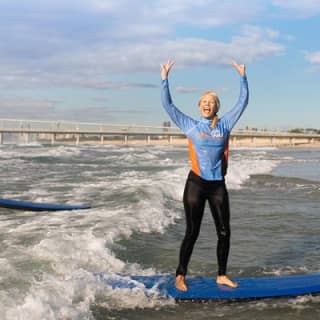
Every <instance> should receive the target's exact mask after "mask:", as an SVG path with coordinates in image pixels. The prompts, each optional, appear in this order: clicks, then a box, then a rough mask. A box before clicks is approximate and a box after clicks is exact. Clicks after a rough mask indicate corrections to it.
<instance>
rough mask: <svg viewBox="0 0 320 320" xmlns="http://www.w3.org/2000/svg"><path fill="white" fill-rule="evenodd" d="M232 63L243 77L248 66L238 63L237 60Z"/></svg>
mask: <svg viewBox="0 0 320 320" xmlns="http://www.w3.org/2000/svg"><path fill="white" fill-rule="evenodd" d="M231 65H232V66H233V67H234V68H235V69H236V70H237V71H238V73H239V74H240V75H241V76H242V77H243V76H244V75H245V74H246V66H245V65H244V64H240V65H239V64H238V63H237V62H236V61H235V60H232V62H231Z"/></svg>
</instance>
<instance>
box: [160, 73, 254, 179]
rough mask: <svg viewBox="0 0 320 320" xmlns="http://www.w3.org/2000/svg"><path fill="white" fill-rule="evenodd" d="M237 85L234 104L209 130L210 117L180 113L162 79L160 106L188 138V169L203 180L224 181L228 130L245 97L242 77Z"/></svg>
mask: <svg viewBox="0 0 320 320" xmlns="http://www.w3.org/2000/svg"><path fill="white" fill-rule="evenodd" d="M240 85H241V86H240V96H239V99H238V101H237V103H236V104H235V106H234V107H233V108H232V109H231V110H230V111H228V112H227V113H225V114H224V115H223V116H222V117H221V118H220V119H219V121H218V123H217V125H216V127H215V128H214V129H212V128H211V127H210V125H211V122H212V120H211V119H206V118H203V117H201V119H200V120H195V119H192V118H191V117H189V116H187V115H185V114H184V113H183V112H181V111H180V110H179V109H178V108H177V107H176V106H175V105H174V104H173V102H172V99H171V95H170V91H169V83H168V79H166V80H162V91H161V99H162V105H163V107H164V109H165V110H166V111H167V113H168V114H169V116H170V118H171V120H172V121H173V122H174V123H175V124H176V125H177V126H178V127H179V128H180V129H181V130H182V131H183V133H184V134H185V135H186V137H187V138H188V141H189V153H190V160H191V169H192V171H193V172H194V173H195V174H196V175H198V176H200V177H201V178H203V179H205V180H208V181H213V180H219V181H221V180H224V176H225V174H226V167H227V158H228V141H229V136H230V132H231V130H232V128H233V127H234V126H235V124H236V123H237V121H238V120H239V118H240V116H241V115H242V113H243V111H244V110H245V108H246V106H247V105H248V100H249V90H248V82H247V78H246V76H244V77H241V78H240Z"/></svg>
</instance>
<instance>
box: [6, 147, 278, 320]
mask: <svg viewBox="0 0 320 320" xmlns="http://www.w3.org/2000/svg"><path fill="white" fill-rule="evenodd" d="M28 148H29V147H21V148H20V147H19V148H18V149H15V150H3V149H1V153H0V157H2V159H5V158H7V159H16V160H13V161H12V165H16V166H17V167H18V166H19V165H21V162H19V157H21V156H23V157H24V158H29V159H30V163H26V162H23V166H24V167H23V168H25V171H28V166H29V165H30V166H31V165H34V166H35V168H37V166H38V162H36V163H33V162H32V160H33V158H39V157H43V156H45V157H49V158H50V157H51V158H53V159H55V160H61V159H66V158H72V157H73V156H75V157H77V159H80V158H81V157H79V156H82V155H83V156H86V157H87V158H86V159H87V160H88V161H90V166H87V167H86V166H85V165H84V166H81V167H80V168H81V169H79V172H78V174H77V177H70V169H71V167H69V166H68V165H66V166H64V164H62V165H61V166H56V165H52V163H51V164H50V163H42V162H41V170H43V171H42V172H45V170H48V174H47V175H46V174H42V175H41V179H39V178H38V177H39V176H38V174H39V170H35V171H32V173H30V172H29V176H28V175H26V176H25V177H21V181H24V180H25V179H30V187H29V188H27V189H22V190H19V191H16V190H15V189H12V190H8V191H6V192H7V194H11V195H13V194H14V192H19V194H20V195H22V196H24V197H26V198H28V197H29V199H31V200H33V201H48V202H59V201H61V200H62V199H63V200H65V199H67V202H70V203H71V202H74V201H76V202H81V203H82V202H89V203H90V202H92V205H93V207H94V208H93V209H90V210H86V211H75V212H72V213H70V212H54V213H50V214H34V213H32V214H27V213H23V214H21V215H19V216H18V215H16V216H15V218H14V219H12V220H8V221H5V220H3V221H0V232H1V231H3V230H5V232H3V234H5V237H6V240H5V244H6V248H5V249H4V251H3V254H4V256H6V260H3V261H1V260H0V266H3V267H4V269H5V270H7V269H9V268H11V267H12V270H14V272H12V274H11V275H10V276H11V277H13V278H14V279H15V281H17V282H18V283H21V285H20V286H17V288H16V289H15V296H14V298H11V297H10V294H9V293H8V294H7V295H4V296H3V295H2V296H1V295H0V299H1V301H0V306H1V307H2V310H3V314H5V317H6V319H10V320H12V319H34V320H37V319H90V317H91V314H90V306H91V305H92V304H93V303H96V304H99V305H101V306H104V307H106V308H108V309H109V308H115V309H122V308H137V307H141V308H144V307H146V308H149V307H150V308H153V307H155V306H161V305H163V304H171V303H172V301H170V300H169V301H168V300H166V301H164V300H163V299H161V297H158V296H157V292H156V291H155V292H148V294H146V292H145V289H144V288H142V287H140V288H139V287H138V288H136V289H112V288H111V287H110V286H106V284H105V282H104V281H102V280H101V279H99V278H97V277H95V276H94V274H95V273H96V272H103V273H104V274H105V275H106V276H110V277H112V276H116V275H117V274H122V275H126V274H127V275H129V274H140V275H143V274H155V273H157V272H158V271H157V270H156V269H152V268H145V267H143V266H141V265H139V264H137V263H128V262H126V261H124V260H121V259H120V258H119V257H117V256H116V255H115V253H114V247H115V244H116V242H117V241H119V240H121V239H128V238H130V237H131V236H132V234H133V233H134V232H139V233H152V232H157V233H163V232H165V230H166V229H167V228H168V226H169V225H170V224H173V223H175V220H176V219H177V218H180V214H181V212H182V208H181V207H182V205H181V204H182V194H183V189H184V184H185V180H186V177H187V174H188V171H189V164H188V160H187V158H186V159H184V160H183V161H180V159H173V158H169V157H168V156H167V155H166V151H165V148H163V147H159V148H147V147H143V148H141V147H123V148H115V147H106V146H104V147H101V148H92V147H90V148H89V149H90V150H94V154H95V155H94V157H97V159H96V158H94V157H93V156H92V157H90V152H89V151H88V152H84V151H85V150H86V148H85V147H81V148H76V147H59V146H58V147H51V148H50V147H49V148H48V147H46V148H44V149H42V148H39V149H38V148H36V147H35V148H31V149H32V152H30V153H28V155H26V150H29V149H28ZM183 150H184V149H183ZM2 151H3V152H2ZM264 156H265V154H259V153H257V154H255V155H253V156H252V157H247V156H245V155H244V156H241V155H240V156H232V157H231V159H230V168H229V173H228V178H227V179H228V180H227V181H228V185H229V187H230V188H240V187H241V186H242V185H243V183H244V182H245V181H246V180H247V179H249V178H250V175H252V174H257V173H267V172H269V171H270V170H272V168H273V167H274V166H275V165H276V162H274V161H273V160H266V159H265V158H264ZM38 161H39V160H38ZM81 161H82V162H81V164H84V163H85V162H86V160H82V158H81ZM94 161H98V163H99V164H98V165H97V163H96V162H94ZM53 163H55V162H53ZM74 165H75V166H76V165H77V164H76V163H75V164H74ZM146 165H147V166H149V167H150V166H154V168H156V170H152V167H151V169H148V170H142V169H141V167H143V166H146ZM121 166H122V168H123V170H120V171H119V172H118V173H117V172H113V169H112V168H116V169H118V168H119V167H121ZM3 174H5V173H4V172H2V175H3ZM33 175H34V176H35V177H37V180H36V181H37V183H36V184H35V185H33V184H32V178H33V177H34V176H33ZM79 176H81V177H85V178H83V179H82V180H81V183H79V181H78V180H76V179H77V178H78V177H79ZM18 182H19V180H18V181H17V185H18ZM119 199H121V200H119ZM167 201H171V202H172V203H174V204H176V207H175V205H173V206H172V207H168V206H167V204H166V203H167ZM178 207H179V208H180V210H177V208H178ZM15 256H19V263H27V262H28V261H30V262H32V263H33V264H40V265H41V266H43V265H45V267H42V268H43V269H41V272H40V274H39V269H37V268H34V269H33V268H32V263H31V266H30V270H29V271H28V272H27V271H22V274H17V272H18V271H17V270H16V267H15V263H16V262H17V261H16V260H15V258H14V257H15ZM19 272H21V271H19Z"/></svg>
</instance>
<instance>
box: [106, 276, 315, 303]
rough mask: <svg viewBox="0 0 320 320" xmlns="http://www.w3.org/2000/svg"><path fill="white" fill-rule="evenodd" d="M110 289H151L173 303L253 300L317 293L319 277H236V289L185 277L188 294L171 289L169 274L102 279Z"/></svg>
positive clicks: (171, 282)
mask: <svg viewBox="0 0 320 320" xmlns="http://www.w3.org/2000/svg"><path fill="white" fill-rule="evenodd" d="M104 280H105V282H106V283H107V284H108V285H111V286H112V287H113V288H131V289H132V288H135V287H141V286H143V287H144V288H145V289H152V288H155V289H156V290H158V291H159V293H160V294H161V295H163V296H165V297H169V298H174V299H176V300H199V301H206V300H254V299H264V298H278V297H296V296H302V295H315V294H320V274H306V275H289V276H274V277H256V278H238V279H235V280H236V281H237V282H238V283H239V287H238V288H235V289H233V288H230V287H227V286H224V285H217V284H216V281H215V278H213V277H212V278H200V277H199V278H191V277H189V278H188V277H187V278H186V282H187V285H188V291H186V292H182V291H179V290H177V289H176V288H175V277H174V276H172V275H155V276H131V277H125V278H113V279H108V278H107V277H106V278H104Z"/></svg>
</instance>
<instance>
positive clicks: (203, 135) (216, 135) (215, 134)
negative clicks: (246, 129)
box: [198, 131, 223, 139]
mask: <svg viewBox="0 0 320 320" xmlns="http://www.w3.org/2000/svg"><path fill="white" fill-rule="evenodd" d="M198 135H199V137H200V138H211V139H222V138H223V133H222V132H220V131H215V132H212V133H211V134H208V133H203V132H200V133H199V134H198Z"/></svg>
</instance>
